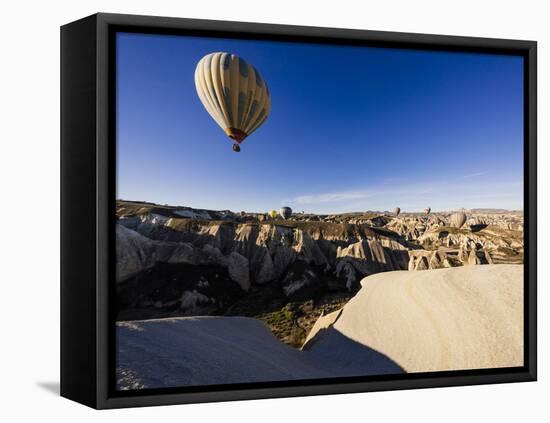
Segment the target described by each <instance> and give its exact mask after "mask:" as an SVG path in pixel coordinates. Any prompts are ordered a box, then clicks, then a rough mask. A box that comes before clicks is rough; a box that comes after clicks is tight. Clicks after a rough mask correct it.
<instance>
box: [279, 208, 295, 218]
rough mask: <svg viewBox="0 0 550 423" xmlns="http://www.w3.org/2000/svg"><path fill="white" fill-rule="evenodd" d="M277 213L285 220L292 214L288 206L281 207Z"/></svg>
mask: <svg viewBox="0 0 550 423" xmlns="http://www.w3.org/2000/svg"><path fill="white" fill-rule="evenodd" d="M279 214H280V215H281V217H282V218H283V219H285V220H286V219H288V218H289V217H290V216H291V215H292V209H291V208H290V207H281V209H280V210H279Z"/></svg>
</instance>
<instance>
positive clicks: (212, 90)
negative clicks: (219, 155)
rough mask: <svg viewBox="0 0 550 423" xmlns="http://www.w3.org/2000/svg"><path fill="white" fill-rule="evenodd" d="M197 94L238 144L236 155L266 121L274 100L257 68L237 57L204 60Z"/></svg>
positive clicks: (212, 55)
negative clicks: (241, 144) (244, 142)
mask: <svg viewBox="0 0 550 423" xmlns="http://www.w3.org/2000/svg"><path fill="white" fill-rule="evenodd" d="M195 86H196V88H197V94H198V95H199V98H200V100H201V102H202V104H203V106H204V107H205V109H206V111H207V112H208V113H209V114H210V116H212V118H213V119H214V120H215V121H216V123H217V124H218V125H219V126H220V127H221V128H222V129H223V130H224V132H225V134H226V135H227V136H228V137H229V138H231V139H232V140H233V141H235V144H233V150H234V151H240V150H241V149H240V147H239V144H240V143H242V142H243V141H244V140H245V138H246V137H248V136H249V135H250V134H252V133H253V132H254V131H255V130H256V129H258V128H259V127H260V125H262V124H263V123H264V121H265V120H266V119H267V116H268V115H269V111H270V109H271V97H270V95H269V89H268V88H267V84H266V82H265V80H264V79H263V78H262V76H261V75H260V73H259V72H258V71H257V70H256V68H255V67H254V66H252V65H251V64H249V63H247V62H246V61H245V60H244V59H242V58H240V57H239V56H236V55H234V54H230V53H225V52H219V53H210V54H207V55H206V56H204V57H203V58H202V59H201V60H200V61H199V63H198V64H197V68H196V69H195Z"/></svg>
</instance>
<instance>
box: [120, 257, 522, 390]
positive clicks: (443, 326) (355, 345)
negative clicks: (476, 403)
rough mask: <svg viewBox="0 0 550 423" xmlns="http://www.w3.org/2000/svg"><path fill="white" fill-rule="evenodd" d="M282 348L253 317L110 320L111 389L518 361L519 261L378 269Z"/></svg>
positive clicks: (488, 365)
mask: <svg viewBox="0 0 550 423" xmlns="http://www.w3.org/2000/svg"><path fill="white" fill-rule="evenodd" d="M362 286H363V288H362V289H361V290H360V291H359V293H358V294H357V295H356V296H355V297H354V298H353V299H352V300H351V301H350V302H349V303H348V304H347V305H346V306H345V307H344V308H343V310H341V311H337V312H334V313H331V314H329V315H327V316H324V317H322V318H320V320H319V321H318V322H317V323H316V324H315V326H314V328H313V331H312V333H311V334H310V336H309V337H308V341H307V342H306V345H305V347H304V351H299V350H296V349H294V348H291V347H289V346H287V345H285V344H283V343H282V342H280V341H279V340H277V339H276V338H275V336H274V335H273V334H272V333H271V331H270V330H269V328H268V327H267V326H266V325H265V324H264V323H263V322H261V321H259V320H256V319H251V318H244V317H185V318H174V319H158V320H148V321H132V322H119V323H118V324H117V345H118V354H117V367H118V371H117V379H118V386H119V388H120V389H129V388H130V389H132V388H143V387H148V388H154V387H169V386H186V385H187V386H188V385H205V384H206V385H207V384H226V383H243V382H260V381H276V380H290V379H314V378H327V377H338V376H360V375H379V374H391V373H401V372H403V371H406V372H429V371H441V370H457V369H479V368H495V367H508V366H521V365H522V364H523V267H522V266H521V265H483V266H470V267H457V268H450V269H438V270H427V271H416V272H408V271H400V272H387V273H379V274H376V275H373V276H370V277H367V278H365V279H363V281H362Z"/></svg>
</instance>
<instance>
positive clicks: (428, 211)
mask: <svg viewBox="0 0 550 423" xmlns="http://www.w3.org/2000/svg"><path fill="white" fill-rule="evenodd" d="M431 211H432V209H431V208H429V207H426V208H425V209H424V213H426V214H430V212H431Z"/></svg>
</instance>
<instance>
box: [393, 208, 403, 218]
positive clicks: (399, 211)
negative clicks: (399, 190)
mask: <svg viewBox="0 0 550 423" xmlns="http://www.w3.org/2000/svg"><path fill="white" fill-rule="evenodd" d="M393 213H394V214H395V215H396V216H399V213H401V209H400V208H399V207H396V208H395V209H394V210H393Z"/></svg>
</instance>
